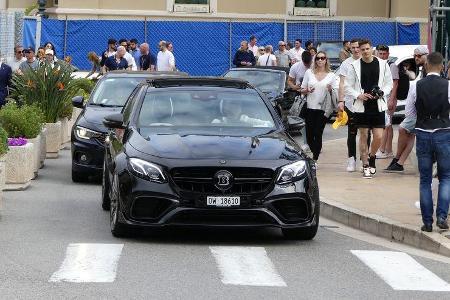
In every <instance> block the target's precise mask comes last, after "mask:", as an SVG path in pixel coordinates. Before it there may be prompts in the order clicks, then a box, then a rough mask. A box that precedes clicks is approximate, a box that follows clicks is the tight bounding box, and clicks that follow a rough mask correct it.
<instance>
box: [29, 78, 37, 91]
mask: <svg viewBox="0 0 450 300" xmlns="http://www.w3.org/2000/svg"><path fill="white" fill-rule="evenodd" d="M27 87H29V88H32V89H33V88H35V87H36V85H35V84H34V82H33V81H32V80H30V79H28V81H27Z"/></svg>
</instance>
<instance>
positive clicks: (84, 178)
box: [72, 169, 88, 183]
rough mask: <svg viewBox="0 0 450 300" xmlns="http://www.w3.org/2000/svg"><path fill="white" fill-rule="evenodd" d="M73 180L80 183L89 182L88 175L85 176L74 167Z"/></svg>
mask: <svg viewBox="0 0 450 300" xmlns="http://www.w3.org/2000/svg"><path fill="white" fill-rule="evenodd" d="M72 181H73V182H76V183H79V182H87V181H88V177H87V176H85V175H84V174H83V173H80V172H77V171H75V170H73V169H72Z"/></svg>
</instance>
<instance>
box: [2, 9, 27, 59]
mask: <svg viewBox="0 0 450 300" xmlns="http://www.w3.org/2000/svg"><path fill="white" fill-rule="evenodd" d="M23 17H24V14H23V13H22V12H8V11H5V10H0V59H2V60H3V61H6V60H8V59H10V58H12V57H13V56H14V45H16V44H18V43H22V28H23Z"/></svg>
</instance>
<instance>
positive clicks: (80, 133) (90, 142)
mask: <svg viewBox="0 0 450 300" xmlns="http://www.w3.org/2000/svg"><path fill="white" fill-rule="evenodd" d="M159 76H178V77H180V76H187V74H186V73H179V72H171V73H170V74H168V73H167V72H152V73H150V72H132V71H113V72H108V73H107V74H106V75H105V76H103V77H102V79H100V80H99V81H98V82H97V84H96V86H95V88H94V90H93V91H92V93H91V96H90V98H89V101H88V102H87V103H86V104H84V99H83V97H75V98H74V99H73V101H72V102H73V105H74V106H75V107H78V108H82V109H83V111H82V113H81V114H80V116H79V117H78V119H77V121H76V122H75V125H74V126H73V129H72V134H71V144H72V145H71V146H72V180H73V181H74V182H81V181H86V180H87V179H88V176H98V177H100V175H101V174H102V170H103V154H104V152H105V148H104V142H105V138H106V133H107V129H106V128H105V126H103V123H102V121H103V118H104V117H105V116H107V115H110V114H112V113H115V112H120V111H121V110H122V108H123V105H124V104H125V102H126V101H127V99H128V97H129V96H130V94H131V92H132V91H133V90H134V89H135V88H136V86H137V85H138V84H139V83H140V82H142V81H144V80H145V79H149V78H153V77H159Z"/></svg>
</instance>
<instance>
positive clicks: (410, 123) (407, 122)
mask: <svg viewBox="0 0 450 300" xmlns="http://www.w3.org/2000/svg"><path fill="white" fill-rule="evenodd" d="M416 121H417V117H406V118H405V119H404V120H403V122H402V123H400V127H401V128H403V129H405V130H406V131H408V132H409V133H414V128H415V127H416Z"/></svg>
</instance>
